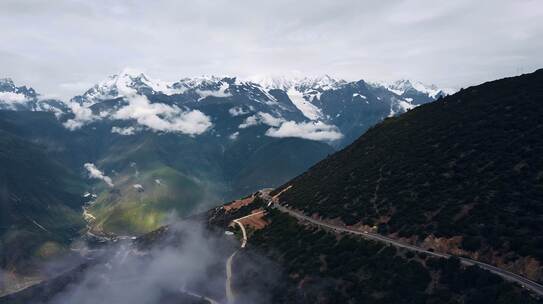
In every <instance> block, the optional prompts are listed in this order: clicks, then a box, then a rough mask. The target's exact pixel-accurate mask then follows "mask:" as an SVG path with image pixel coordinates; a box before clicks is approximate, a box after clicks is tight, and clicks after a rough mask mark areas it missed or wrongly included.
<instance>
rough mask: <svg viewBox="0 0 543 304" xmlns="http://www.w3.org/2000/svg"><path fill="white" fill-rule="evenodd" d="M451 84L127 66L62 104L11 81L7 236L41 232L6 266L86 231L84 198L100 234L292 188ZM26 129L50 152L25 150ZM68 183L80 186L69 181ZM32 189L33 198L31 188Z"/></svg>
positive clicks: (5, 120) (1, 97)
mask: <svg viewBox="0 0 543 304" xmlns="http://www.w3.org/2000/svg"><path fill="white" fill-rule="evenodd" d="M400 84H401V86H400ZM444 94H445V93H444V91H441V90H437V89H435V87H431V86H429V87H422V86H421V85H420V84H418V83H417V84H415V83H411V82H405V81H404V82H402V83H398V84H393V85H384V84H383V85H381V84H372V83H367V82H365V81H362V80H360V81H357V82H346V81H342V80H334V79H332V78H330V77H327V76H325V77H318V78H296V79H294V78H291V79H287V78H267V79H260V80H256V79H254V80H243V81H242V80H240V79H237V78H228V77H198V78H185V79H181V80H180V81H177V82H172V83H166V82H161V81H157V80H153V79H150V78H149V77H147V76H145V75H144V74H142V73H139V72H135V71H131V70H126V71H123V72H122V73H120V74H118V75H113V76H110V77H108V78H107V79H105V80H104V81H102V82H100V83H98V84H96V85H95V86H93V87H92V88H90V89H89V90H87V91H86V92H84V93H83V94H81V95H79V96H75V97H73V98H72V99H71V100H69V101H61V100H54V99H42V98H40V95H39V93H38V92H36V91H35V90H34V89H32V88H29V87H27V86H17V85H16V84H15V83H14V82H13V81H12V80H9V79H3V80H0V140H3V142H2V143H3V144H4V146H3V150H2V152H3V153H4V154H3V157H4V158H3V159H1V160H2V161H4V162H5V163H6V164H9V165H10V167H9V168H10V171H9V172H8V171H3V172H4V173H6V174H4V175H2V179H1V180H0V189H1V194H2V195H1V196H0V200H1V204H2V206H4V207H3V208H4V209H3V210H9V214H12V216H10V217H9V218H6V219H4V221H3V222H2V225H4V224H5V225H4V226H3V228H2V229H3V230H2V235H3V236H9V235H28V238H19V239H21V240H23V239H24V240H28V242H26V245H25V246H24V247H21V248H23V249H24V250H23V251H24V252H25V254H24V255H23V254H18V253H17V254H15V255H14V256H9V257H5V256H4V257H2V259H3V265H2V267H6V265H12V266H13V265H15V264H17V263H18V261H20V260H28V257H29V256H30V257H35V256H36V255H39V254H40V253H39V252H40V248H42V247H43V246H45V245H46V244H49V245H47V246H52V245H51V244H55V246H58V247H62V246H64V245H65V244H67V243H69V241H70V240H71V239H72V238H73V237H74V236H75V235H77V234H78V233H79V232H80V231H84V229H83V230H81V229H82V228H83V227H84V225H83V222H82V219H83V210H82V209H81V208H82V207H85V210H86V211H85V219H86V220H87V221H88V223H87V224H88V225H89V227H91V228H92V231H93V233H94V234H97V235H99V234H107V233H111V232H113V233H116V234H122V235H134V234H141V233H145V232H148V231H151V230H153V229H156V228H157V227H158V226H159V225H161V224H162V223H163V221H164V220H165V219H166V218H167V217H168V216H169V215H170V214H171V213H172V212H174V213H176V214H177V215H181V216H184V215H187V214H191V213H193V212H195V211H198V210H205V209H207V208H209V207H212V206H215V205H217V204H219V203H220V202H222V201H225V200H231V199H234V198H236V197H240V196H243V195H246V194H248V193H251V192H253V191H256V190H258V189H261V188H264V187H275V186H279V185H280V184H282V183H284V182H285V181H287V180H288V179H290V178H292V177H294V176H296V175H298V174H301V173H302V172H304V171H305V170H307V169H308V168H309V167H310V166H312V165H313V164H315V163H316V162H318V161H319V160H321V159H323V158H325V157H326V156H327V155H329V154H332V153H333V152H334V151H335V150H336V149H338V148H341V147H343V146H345V145H347V144H349V143H350V142H351V141H352V140H354V139H355V138H357V137H358V136H360V135H361V134H362V133H363V132H364V131H365V130H367V129H368V128H370V127H371V126H373V125H374V124H376V123H378V122H380V121H382V120H383V119H384V118H386V117H389V116H392V115H397V114H400V113H403V112H405V111H407V110H409V109H412V108H414V107H416V106H418V105H420V104H423V103H427V102H430V101H433V100H435V99H436V98H439V97H440V96H442V95H444ZM15 139H16V141H17V142H20V144H18V145H27V147H28V148H24V149H22V150H25V151H26V150H28V151H29V153H30V151H37V152H36V153H38V152H39V155H40V157H42V156H43V158H45V159H46V160H47V162H44V163H43V164H42V163H34V162H27V163H25V161H24V159H28V158H35V159H41V158H38V157H37V156H28V157H27V156H25V155H23V154H21V155H15V154H13V155H12V153H17V152H16V151H18V150H16V149H11V148H10V147H9V145H10V143H13V144H14V145H15ZM49 162H50V163H51V164H50V165H46V164H47V163H49ZM20 163H23V164H25V166H22V165H21V166H19V167H20V172H19V171H18V169H17V167H18V165H17V164H20ZM10 172H12V173H10ZM13 172H15V173H17V174H14V173H13ZM33 172H39V174H40V175H35V176H33ZM19 173H20V174H19ZM25 175H28V176H33V177H35V178H36V179H37V180H33V179H31V178H27V179H25V178H24V176H25ZM70 176H71V177H70ZM68 181H72V182H73V183H76V184H77V185H78V186H77V187H67V186H66V185H65V184H64V183H67V182H68ZM50 183H54V184H55V187H56V186H57V185H58V186H59V187H61V188H60V189H57V188H55V187H53V186H52V185H51V184H50ZM62 185H64V186H62ZM68 188H69V189H68ZM25 189H26V190H25ZM29 189H33V190H32V191H31V193H32V195H30V194H29V195H28V196H22V195H21V193H24V192H25V191H27V190H28V191H27V192H28V193H30V192H29V191H30V190H29ZM62 189H65V190H64V191H66V192H68V193H63V192H62V191H61V190H62ZM21 191H23V192H21ZM74 195H75V196H74ZM33 221H36V223H38V224H35V223H34V222H33ZM62 222H64V223H66V225H67V226H69V227H70V228H69V230H67V232H66V233H54V237H53V235H52V234H51V233H50V232H49V231H58V229H57V228H58V227H59V226H58V225H57V223H62ZM61 226H62V225H61ZM78 227H79V228H78ZM42 228H43V229H42ZM9 244H12V243H9ZM9 244H7V243H6V244H5V246H9ZM16 247H17V246H16ZM55 248H56V247H55ZM17 252H19V251H17Z"/></svg>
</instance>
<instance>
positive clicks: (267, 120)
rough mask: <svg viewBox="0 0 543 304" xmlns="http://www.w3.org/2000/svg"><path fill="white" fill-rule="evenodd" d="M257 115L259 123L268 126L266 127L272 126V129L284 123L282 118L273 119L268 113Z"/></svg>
mask: <svg viewBox="0 0 543 304" xmlns="http://www.w3.org/2000/svg"><path fill="white" fill-rule="evenodd" d="M257 115H258V117H259V119H260V121H261V122H262V123H263V124H265V125H268V126H272V127H277V126H279V125H280V124H281V123H282V122H284V121H285V120H284V119H283V118H278V117H275V116H273V115H271V114H269V113H264V112H258V113H257Z"/></svg>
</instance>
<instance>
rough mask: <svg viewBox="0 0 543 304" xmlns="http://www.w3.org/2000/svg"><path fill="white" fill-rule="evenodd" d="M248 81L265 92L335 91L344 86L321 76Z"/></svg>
mask: <svg viewBox="0 0 543 304" xmlns="http://www.w3.org/2000/svg"><path fill="white" fill-rule="evenodd" d="M247 80H248V81H251V82H254V83H257V84H259V85H260V86H261V87H262V88H264V89H266V90H272V89H278V90H284V91H288V90H289V89H291V88H295V89H296V90H298V91H306V90H310V89H313V90H315V89H318V90H321V91H324V90H330V89H335V88H337V87H338V86H339V85H341V84H344V83H345V81H343V80H336V79H334V78H332V77H330V76H328V75H322V76H312V77H308V76H300V75H292V76H269V75H256V76H251V77H249V78H248V79H247Z"/></svg>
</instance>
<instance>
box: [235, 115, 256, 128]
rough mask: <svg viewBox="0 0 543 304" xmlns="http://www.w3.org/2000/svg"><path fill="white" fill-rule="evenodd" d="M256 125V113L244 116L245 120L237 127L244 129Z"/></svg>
mask: <svg viewBox="0 0 543 304" xmlns="http://www.w3.org/2000/svg"><path fill="white" fill-rule="evenodd" d="M256 125H258V118H257V116H256V115H251V116H249V117H247V118H245V121H244V122H243V123H242V124H241V125H239V127H238V128H240V129H245V128H248V127H251V126H256Z"/></svg>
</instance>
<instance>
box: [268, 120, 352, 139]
mask: <svg viewBox="0 0 543 304" xmlns="http://www.w3.org/2000/svg"><path fill="white" fill-rule="evenodd" d="M266 135H267V136H271V137H299V138H305V139H310V140H317V141H334V140H338V139H341V138H342V137H343V134H341V132H340V131H339V130H338V128H337V127H336V126H334V125H327V124H325V123H323V122H321V121H317V122H301V123H297V122H294V121H286V122H283V123H282V124H281V125H280V126H279V127H278V128H270V129H268V130H267V131H266Z"/></svg>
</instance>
